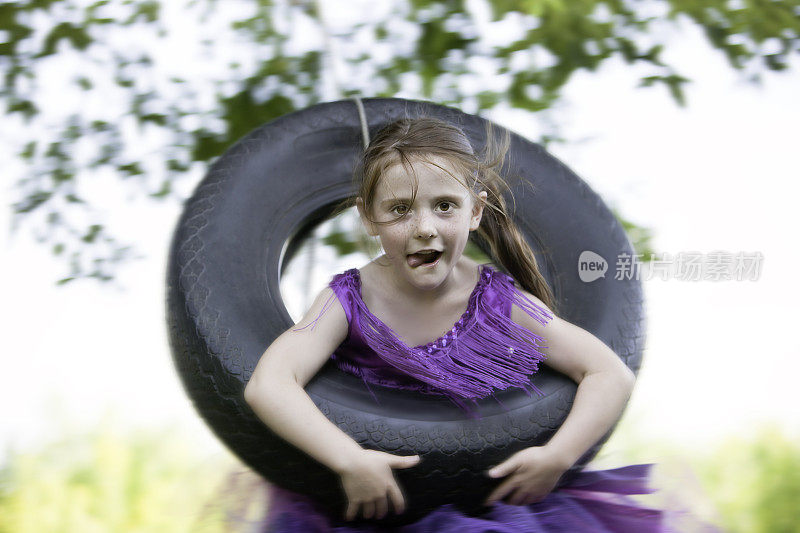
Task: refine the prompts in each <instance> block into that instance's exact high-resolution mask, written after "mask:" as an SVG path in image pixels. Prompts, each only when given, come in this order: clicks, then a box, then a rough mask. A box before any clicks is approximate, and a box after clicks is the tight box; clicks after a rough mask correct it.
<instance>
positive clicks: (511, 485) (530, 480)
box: [486, 446, 569, 505]
mask: <svg viewBox="0 0 800 533" xmlns="http://www.w3.org/2000/svg"><path fill="white" fill-rule="evenodd" d="M568 468H569V465H565V463H564V460H563V459H562V458H561V457H560V455H558V454H557V453H554V452H553V450H552V449H550V448H548V447H547V446H532V447H530V448H525V449H524V450H521V451H519V452H517V453H515V454H514V455H512V456H511V457H509V458H508V459H506V460H505V461H503V462H502V463H500V464H499V465H497V466H495V467H494V468H492V469H490V470H489V472H488V473H489V476H490V477H495V478H496V477H503V476H507V475H509V474H510V476H509V477H508V479H506V480H505V481H504V482H503V483H501V484H500V485H499V486H498V487H497V488H495V489H494V491H493V492H492V493H491V494H490V495H489V497H488V498H487V499H486V505H492V504H493V503H494V502H495V501H497V500H502V499H503V498H505V497H506V496H507V495H508V494H511V496H510V498H509V499H508V503H510V504H511V505H528V504H531V503H535V502H538V501H541V500H543V499H544V498H545V496H547V495H548V494H549V493H550V491H551V490H553V487H555V486H556V483H557V482H558V479H559V478H560V477H561V475H562V474H563V473H564V472H565V471H566V470H567V469H568Z"/></svg>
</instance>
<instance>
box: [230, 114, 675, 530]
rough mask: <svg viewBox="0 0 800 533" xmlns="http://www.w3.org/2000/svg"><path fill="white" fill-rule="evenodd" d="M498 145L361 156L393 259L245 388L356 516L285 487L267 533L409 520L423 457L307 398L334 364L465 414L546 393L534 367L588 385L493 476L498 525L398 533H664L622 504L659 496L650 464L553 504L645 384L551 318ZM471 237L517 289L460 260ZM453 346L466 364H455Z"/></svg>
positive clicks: (320, 300)
mask: <svg viewBox="0 0 800 533" xmlns="http://www.w3.org/2000/svg"><path fill="white" fill-rule="evenodd" d="M489 133H490V134H489V135H488V139H489V141H488V145H487V150H486V153H485V155H484V157H482V158H479V157H477V156H476V154H475V153H474V152H473V149H472V147H471V145H470V143H469V140H468V139H467V137H466V136H465V135H464V133H463V132H462V131H461V130H460V129H459V128H458V127H456V126H455V125H452V124H449V123H446V122H443V121H440V120H437V119H431V118H417V119H402V120H399V121H396V122H394V123H392V124H390V125H388V126H387V127H385V128H384V129H383V130H382V131H381V132H380V133H378V134H377V135H376V136H375V138H374V139H372V141H371V143H370V144H369V146H368V148H367V149H366V151H365V153H364V156H363V160H362V161H361V162H360V164H359V167H358V170H357V172H356V178H357V180H358V190H357V194H356V195H355V204H356V206H357V208H358V212H359V215H360V217H361V221H362V223H363V224H364V227H365V229H366V231H367V232H368V233H369V235H371V236H375V237H378V238H379V239H380V243H381V245H382V248H383V250H384V252H385V253H384V255H382V256H380V257H378V258H377V259H375V260H373V261H371V262H370V263H368V264H367V265H365V266H364V267H362V268H360V269H351V270H348V271H346V272H344V273H342V274H338V275H336V276H334V278H333V279H332V281H331V282H330V284H329V286H328V287H326V288H325V289H324V290H322V291H321V292H320V293H319V295H318V296H317V297H316V299H315V301H314V303H313V304H312V306H311V308H310V309H309V311H308V313H307V314H306V316H305V317H304V318H303V319H302V320H301V321H300V322H299V323H298V324H297V325H296V326H295V327H292V328H290V329H289V330H288V331H286V332H285V333H283V334H282V335H280V336H279V337H278V338H277V339H276V340H275V342H273V344H272V345H271V346H270V347H269V348H268V349H267V350H266V352H265V353H264V355H263V356H262V358H261V360H260V361H259V362H258V365H257V367H256V369H255V371H254V373H253V375H252V378H251V379H250V381H249V383H248V384H247V387H246V389H245V399H246V401H247V402H248V404H249V405H250V406H251V407H252V409H253V410H254V412H255V413H256V414H257V415H258V417H259V418H260V419H261V420H263V421H264V423H266V424H267V425H269V426H270V428H272V429H273V430H274V431H275V432H276V433H277V434H279V435H280V436H281V437H283V438H285V439H286V440H287V441H288V442H290V443H292V444H293V445H295V446H297V447H298V448H300V449H302V450H303V451H305V452H306V453H308V454H309V455H311V456H312V457H314V458H315V459H317V460H319V461H320V462H321V463H323V464H325V465H327V466H328V467H330V468H331V469H332V470H333V471H335V472H336V473H338V474H339V475H340V476H341V483H342V487H343V488H344V491H345V494H346V496H347V501H348V505H347V508H346V509H343V510H342V511H343V517H341V516H339V517H333V516H326V515H324V513H322V512H321V511H319V509H318V508H317V507H315V505H314V503H313V502H312V501H311V500H310V499H308V498H305V497H304V496H301V495H299V494H293V493H290V492H289V491H286V490H283V489H279V488H277V487H274V488H273V490H272V502H271V508H270V516H269V517H268V519H267V530H269V531H333V529H332V524H333V525H337V524H338V525H340V527H337V528H336V529H335V530H336V531H366V530H373V529H372V528H367V529H365V528H363V527H362V528H361V529H356V528H355V526H352V527H351V526H347V525H346V524H345V523H343V522H342V518H344V520H345V521H352V520H353V519H355V518H357V517H363V518H382V517H384V516H386V514H387V513H388V512H395V513H402V512H403V509H404V503H405V500H404V496H403V491H402V488H401V487H400V486H399V485H398V483H397V481H396V479H395V478H394V475H393V473H392V469H396V468H410V467H413V466H414V465H416V464H418V462H419V460H420V458H419V456H412V457H402V456H396V455H392V454H389V453H383V452H380V451H376V450H367V449H362V448H361V447H360V446H359V445H358V444H357V443H356V442H355V441H354V440H353V439H352V438H350V437H349V436H348V435H347V434H345V433H344V432H343V431H341V430H340V429H339V428H338V427H336V426H335V425H334V424H333V423H331V422H330V421H329V420H328V419H327V418H325V416H324V415H323V414H322V413H321V412H320V411H319V410H318V409H317V408H316V406H315V405H314V403H313V402H312V401H311V399H310V398H309V397H308V395H307V394H306V393H305V391H304V390H303V387H304V386H305V385H306V383H308V381H309V380H310V379H311V378H312V377H313V376H314V374H315V373H316V372H317V371H318V370H319V369H320V368H321V367H322V365H323V364H324V363H325V362H326V361H327V360H328V359H329V358H331V357H333V359H334V360H335V361H336V363H337V364H338V366H339V367H340V368H341V369H342V370H343V371H345V372H350V373H352V374H355V375H358V376H359V377H361V378H363V379H364V380H365V381H367V382H371V383H375V384H380V385H383V386H389V387H398V388H404V389H411V390H415V391H418V392H419V393H421V394H440V395H441V394H444V395H446V396H448V397H450V398H451V399H452V400H453V401H455V402H456V403H458V404H459V405H462V406H464V405H466V402H469V401H470V400H474V399H476V398H482V397H486V396H488V395H490V394H492V392H493V391H494V390H496V389H505V388H507V387H531V388H533V389H534V390H536V389H535V387H532V385H531V384H530V378H531V375H532V374H534V373H535V372H536V370H537V365H538V363H539V362H544V363H545V364H547V365H548V366H550V367H552V368H554V369H555V370H557V371H559V372H562V373H564V374H566V375H567V376H569V377H570V378H572V379H573V380H574V381H575V382H576V383H577V384H578V389H577V394H576V396H575V400H574V404H573V407H572V410H571V411H570V413H569V416H568V417H567V418H566V420H565V421H564V423H563V424H562V426H561V427H560V428H559V430H558V431H557V432H556V433H555V434H554V435H553V437H552V438H551V439H550V441H549V442H548V443H547V444H546V445H544V446H538V447H531V448H527V449H524V450H522V451H520V452H518V453H515V454H513V455H511V456H510V457H508V458H507V459H506V460H505V461H503V462H501V463H500V464H497V465H496V466H494V467H493V468H492V469H491V470H490V471H489V472H488V473H487V475H490V476H492V477H495V478H502V479H503V481H502V482H501V483H500V484H499V485H498V486H497V488H496V489H495V490H494V491H493V492H492V493H491V494H490V495H489V496H488V498H487V505H490V506H491V507H490V510H489V511H488V512H487V513H485V514H484V515H482V516H467V515H465V514H463V513H461V512H459V511H458V510H457V509H455V508H454V507H453V506H450V505H448V506H444V507H442V508H440V509H438V510H437V511H435V512H433V513H431V514H429V515H427V516H425V517H424V518H422V519H420V520H419V521H417V522H415V523H414V524H411V525H408V526H404V527H403V528H402V529H400V530H401V531H420V532H421V531H445V530H447V531H450V530H452V531H455V530H459V531H462V532H463V531H470V532H472V531H632V530H636V531H660V530H661V521H662V513H661V512H660V511H657V510H653V509H647V508H643V507H641V506H639V505H637V504H636V503H634V502H633V501H632V500H631V499H629V498H626V497H624V496H620V495H622V494H636V493H645V492H650V491H649V490H648V489H647V488H646V486H645V485H646V480H647V475H648V467H649V466H650V465H634V466H631V467H625V468H620V469H616V470H613V471H600V472H583V473H581V474H579V476H578V478H577V481H575V482H574V483H573V484H572V485H570V486H569V487H564V488H560V489H558V490H555V491H553V488H554V487H555V485H556V483H557V481H558V480H559V478H560V477H561V475H562V474H563V473H564V472H565V471H566V470H567V469H568V468H569V467H570V466H571V465H572V464H574V462H575V461H577V460H578V459H579V458H580V457H581V455H582V454H583V453H584V452H586V451H587V450H588V449H589V448H590V447H591V446H592V445H593V444H594V443H596V442H597V441H598V440H599V439H600V438H601V437H602V436H603V435H604V434H605V433H606V432H607V431H608V430H609V428H610V427H611V426H612V424H614V422H615V421H616V420H617V419H618V418H619V416H620V413H621V412H622V409H623V408H624V406H625V403H626V402H627V400H628V398H629V396H630V393H631V390H632V388H633V384H634V375H633V373H632V372H631V371H630V370H629V369H628V368H627V367H626V366H625V365H624V364H623V363H622V361H621V360H620V359H619V357H617V356H616V354H614V352H613V351H612V350H611V349H609V348H608V347H607V346H606V345H605V344H604V343H603V342H602V341H600V340H598V339H597V338H596V337H594V336H593V335H591V334H590V333H588V332H587V331H585V330H583V329H581V328H579V327H577V326H575V325H573V324H570V323H568V322H566V321H564V320H562V319H561V318H559V317H558V316H556V314H555V313H554V310H555V309H556V308H555V302H554V301H553V296H552V294H551V292H550V289H549V288H548V286H547V284H546V282H545V280H544V278H543V276H542V274H541V273H540V272H539V269H538V268H537V265H536V260H535V258H534V254H533V252H532V251H531V249H530V247H529V246H528V244H527V243H526V241H525V239H524V237H523V236H522V234H521V233H520V232H519V230H518V229H517V228H516V227H515V225H514V223H513V222H512V221H511V219H510V217H509V215H508V214H507V212H506V205H505V202H504V200H503V197H502V194H501V191H502V187H504V186H507V185H506V184H505V182H504V181H503V179H502V177H501V176H500V175H499V174H498V173H497V171H496V169H499V168H500V167H501V165H502V161H503V158H504V155H505V152H506V151H507V149H508V138H507V137H506V138H505V139H504V141H505V142H504V143H503V144H502V145H501V146H497V144H496V142H495V141H494V136H493V135H492V134H491V132H489ZM473 231H477V232H479V234H480V235H481V236H482V237H483V238H484V239H485V240H486V241H487V242H488V243H489V245H490V247H491V252H492V255H493V256H494V257H495V258H496V259H497V260H498V261H499V263H500V264H501V265H502V267H503V268H504V269H505V270H506V271H507V272H509V273H510V274H511V275H510V276H509V275H507V274H505V273H503V272H501V271H499V270H497V269H496V268H494V267H492V266H491V265H488V264H484V265H481V264H478V263H476V262H475V261H473V260H472V259H469V258H468V257H466V256H465V255H464V254H463V252H464V248H465V246H466V244H467V240H468V238H469V236H470V232H473ZM515 281H516V282H517V283H518V284H519V287H518V286H517V285H516V284H515ZM465 310H466V311H465ZM312 325H313V327H310V328H309V327H308V326H312ZM521 337H527V338H528V339H529V341H528V342H521V341H520V338H521ZM448 343H449V344H450V345H451V346H455V345H457V346H459V347H461V349H460V350H452V351H449V348H448V347H447V345H448ZM545 344H546V346H545ZM509 347H511V349H509ZM545 348H546V351H545ZM545 352H546V353H545ZM459 358H460V359H459ZM459 362H461V363H464V362H469V363H470V364H467V365H465V364H459ZM551 491H552V492H551ZM609 493H616V497H615V498H612V497H610V496H609ZM506 528H507V529H506Z"/></svg>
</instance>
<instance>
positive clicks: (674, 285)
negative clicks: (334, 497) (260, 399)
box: [0, 0, 800, 532]
mask: <svg viewBox="0 0 800 533" xmlns="http://www.w3.org/2000/svg"><path fill="white" fill-rule="evenodd" d="M799 31H800V2H797V1H796V0H791V1H744V0H730V1H713V2H708V1H700V0H697V1H695V0H682V1H677V0H672V1H648V0H641V1H633V0H628V1H624V0H623V1H617V0H608V1H602V0H582V1H579V2H570V1H568V0H541V1H536V0H534V1H522V0H520V1H515V0H461V1H457V0H452V1H425V0H411V1H404V0H386V1H377V2H376V1H372V2H365V1H361V0H347V1H345V0H327V1H322V0H320V1H312V0H275V1H267V0H241V1H239V0H226V1H225V2H218V1H216V0H194V1H191V2H184V1H179V0H175V1H171V2H166V1H163V2H160V1H157V0H155V1H150V0H117V1H110V0H105V1H104V0H99V1H89V0H86V1H79V0H28V1H21V2H4V1H0V69H1V71H2V74H3V77H2V80H3V81H2V84H0V100H1V102H0V103H1V104H2V106H3V110H4V115H3V118H2V122H1V124H2V128H1V129H0V134H1V135H2V142H0V157H2V159H1V160H2V167H1V168H2V177H3V188H2V193H0V194H2V204H3V206H4V209H3V210H2V211H0V212H1V213H2V215H0V224H2V228H0V229H2V239H3V243H2V254H3V257H2V261H0V266H1V268H2V276H0V295H2V302H3V304H4V305H2V307H1V308H0V313H2V324H3V326H4V328H3V330H4V331H5V332H6V333H5V334H4V335H3V337H4V338H5V339H6V341H5V342H6V345H5V348H4V349H3V350H2V353H3V361H2V367H0V532H6V531H8V532H34V531H35V532H38V531H65V532H66V531H81V532H86V531H89V532H92V531H170V532H173V531H239V530H246V528H248V527H251V526H252V525H253V524H256V525H257V523H258V520H259V518H260V517H261V516H263V513H264V511H265V509H266V506H267V499H266V494H265V493H264V487H263V485H262V484H260V483H259V482H258V478H257V476H255V475H254V474H253V473H252V472H249V471H248V470H247V469H246V468H245V467H244V466H243V465H242V464H241V463H240V462H239V461H238V460H237V459H236V458H235V457H233V456H232V455H231V454H230V453H229V452H228V451H227V450H226V449H225V447H224V446H223V445H222V444H221V443H220V442H219V441H218V440H217V439H216V438H215V437H214V436H213V435H212V434H211V432H210V431H209V430H208V429H207V428H206V427H205V426H204V424H203V423H202V422H201V421H200V418H199V416H198V414H197V413H196V412H195V411H194V409H193V407H192V406H191V404H190V402H189V400H188V398H187V397H186V396H185V394H184V393H183V390H182V386H181V384H180V382H179V379H178V377H177V375H176V373H175V370H174V368H173V365H172V360H171V356H170V353H169V348H168V345H167V339H166V333H167V331H166V324H165V314H164V308H165V302H164V298H165V286H164V281H165V276H166V257H167V253H168V247H169V241H170V238H171V234H172V230H173V229H174V227H175V225H176V223H177V219H178V216H179V215H180V212H181V208H182V204H183V201H184V200H185V199H186V198H188V197H189V196H190V195H191V193H192V191H193V190H194V187H195V186H196V185H197V184H198V183H199V181H200V180H201V179H202V177H203V175H204V173H205V172H206V171H207V169H208V168H209V166H210V164H211V163H212V162H213V161H214V159H215V158H216V157H218V156H219V155H220V154H221V153H222V152H224V151H225V149H227V148H228V147H229V146H230V145H231V144H232V143H234V142H235V141H236V140H237V139H239V138H241V137H242V136H243V135H245V134H246V133H248V132H249V131H251V130H252V129H254V128H256V127H258V126H260V125H262V124H263V123H265V122H268V121H270V120H272V119H274V118H277V117H279V116H281V115H284V114H286V113H289V112H291V111H294V110H297V109H302V108H305V107H307V106H309V105H313V104H316V103H320V102H326V101H332V100H338V99H341V98H347V97H353V96H360V97H365V98H366V97H374V96H386V97H400V98H409V99H424V100H431V101H434V102H436V103H440V104H444V105H450V106H454V107H458V108H460V109H462V110H463V111H465V112H468V113H477V114H480V115H481V116H484V117H486V118H489V119H491V120H493V121H495V122H497V123H498V124H501V125H503V126H505V127H507V128H509V129H511V130H513V131H516V132H517V133H519V134H521V135H523V136H525V137H527V138H528V139H530V140H532V141H535V142H539V143H541V144H543V145H545V146H546V147H547V149H548V150H549V151H550V152H551V153H553V154H554V155H555V156H556V157H558V158H559V159H560V160H561V161H563V162H564V163H565V164H566V165H567V166H569V167H570V168H572V169H573V170H574V171H575V172H577V173H578V175H580V176H581V177H582V178H583V179H584V180H585V181H587V182H588V183H589V185H590V186H591V187H592V188H593V189H594V190H595V191H597V192H598V193H599V194H600V195H601V196H602V197H603V198H604V199H605V201H606V202H607V203H608V205H609V206H610V207H612V209H614V211H615V213H616V214H617V216H618V217H619V219H620V220H621V221H622V222H623V224H624V225H625V227H626V228H627V230H628V233H629V236H630V238H631V241H632V242H633V243H634V245H635V247H636V249H637V252H638V253H640V254H642V258H641V259H642V261H643V262H644V264H643V268H642V271H641V275H642V279H643V283H644V287H645V295H646V305H647V316H648V330H647V345H646V350H645V355H644V360H643V365H642V369H641V371H640V373H639V379H638V382H637V386H636V390H635V392H634V395H633V397H632V399H631V402H630V404H629V406H628V408H627V410H626V412H625V414H624V416H623V419H622V421H621V422H620V424H619V426H618V428H617V430H616V432H615V433H614V435H613V436H612V438H611V440H610V441H609V442H608V444H607V445H606V446H605V447H604V449H603V450H602V451H601V453H600V454H599V455H598V457H597V459H596V460H595V461H594V465H595V466H596V467H598V468H602V467H609V468H611V467H615V466H622V465H624V464H629V463H630V462H632V461H636V462H653V463H657V464H658V466H657V468H656V474H657V481H658V484H657V486H658V487H659V488H660V489H661V490H660V491H659V493H657V494H654V495H652V497H650V496H648V497H647V498H649V500H648V501H652V502H653V503H654V504H655V505H670V506H672V507H674V508H682V509H686V510H687V511H688V512H690V513H691V514H692V515H693V516H697V517H700V518H702V519H704V520H706V521H709V522H712V523H715V524H717V525H718V526H720V527H723V528H724V529H725V530H727V531H748V532H750V531H769V532H780V531H800V511H799V510H798V506H797V502H798V501H800V444H798V442H799V441H798V436H800V410H798V409H797V407H796V406H797V404H798V395H797V393H796V383H795V379H796V376H797V375H798V371H800V362H798V361H800V341H799V340H798V339H797V338H796V337H794V336H793V334H792V331H793V329H794V328H795V327H796V326H795V324H794V321H795V320H796V319H797V318H798V313H797V311H796V305H795V302H796V301H797V300H798V297H800V290H798V284H797V279H796V276H794V275H793V271H794V267H795V266H796V265H798V264H800V253H798V250H797V249H796V248H795V247H794V246H795V245H792V244H791V242H792V237H791V235H792V234H794V232H795V231H796V230H791V228H792V227H795V228H796V227H798V226H797V225H796V224H797V214H796V213H797V208H796V205H795V204H796V198H797V193H798V192H800V187H798V179H799V178H800V173H799V172H798V170H800V164H798V158H797V154H796V152H797V146H798V141H799V140H800V138H798V131H797V125H798V124H800V106H799V105H798V99H797V92H798V87H800V68H798V67H800V62H799V61H798V51H800V40H798V32H799ZM792 220H795V222H794V223H793V222H792ZM373 253H374V251H373ZM740 253H741V254H746V255H747V256H748V257H757V258H759V259H758V260H757V261H755V263H753V265H751V266H752V268H751V269H750V270H749V271H748V272H747V274H746V275H739V276H736V275H734V276H730V279H726V276H724V275H722V276H721V275H720V274H719V272H720V268H721V267H725V266H726V265H728V266H730V263H725V262H724V259H725V258H731V257H736V256H737V254H740ZM685 254H694V255H695V256H699V257H700V258H701V262H702V263H703V265H705V266H704V267H703V269H702V270H701V271H700V272H699V276H697V277H695V278H692V277H688V278H687V277H686V276H683V277H682V276H681V275H679V272H678V270H677V261H678V260H677V258H678V257H685V256H686V255H685ZM369 257H370V256H369V250H368V249H367V248H366V247H365V240H364V239H363V236H359V233H358V225H357V222H356V221H355V219H354V218H353V216H352V214H345V215H342V216H341V217H340V218H339V219H336V220H332V221H329V222H326V223H324V224H322V225H321V226H319V227H318V228H317V230H316V232H315V233H314V236H313V237H312V238H311V239H310V240H308V241H307V242H306V243H305V245H304V247H303V250H302V253H300V254H298V256H297V257H296V258H295V259H294V261H293V264H292V266H291V268H290V269H289V271H288V274H287V276H286V277H284V278H283V279H282V280H281V290H282V292H283V296H284V300H285V302H286V305H287V309H288V310H289V312H290V314H291V315H292V316H293V317H294V318H295V319H299V317H300V316H302V314H303V310H304V309H305V308H306V306H307V305H308V304H309V303H310V301H309V295H310V294H313V293H314V292H316V291H318V290H319V289H320V288H321V287H322V286H324V285H325V284H326V283H327V281H328V280H329V279H330V277H331V276H332V275H333V274H335V273H337V272H340V271H342V270H344V269H346V268H350V267H354V266H362V265H363V264H364V263H366V262H367V261H368V260H369ZM720 258H722V260H720ZM607 259H608V258H607ZM720 261H722V263H720ZM610 268H611V269H612V270H613V268H614V265H611V267H610ZM723 270H724V269H723ZM715 272H716V274H715ZM244 493H246V494H248V496H249V497H248V498H240V497H234V496H233V495H237V494H239V495H241V494H244ZM683 527H684V530H687V531H688V530H691V528H692V526H691V524H690V523H689V522H687V523H686V524H685V525H684V526H683Z"/></svg>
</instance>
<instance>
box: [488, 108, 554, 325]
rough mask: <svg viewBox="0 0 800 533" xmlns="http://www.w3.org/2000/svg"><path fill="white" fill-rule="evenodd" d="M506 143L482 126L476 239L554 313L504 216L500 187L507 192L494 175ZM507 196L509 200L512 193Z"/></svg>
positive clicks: (520, 238)
mask: <svg viewBox="0 0 800 533" xmlns="http://www.w3.org/2000/svg"><path fill="white" fill-rule="evenodd" d="M509 144H510V137H509V134H508V132H507V131H506V132H505V135H504V136H503V139H502V141H501V142H500V143H498V142H497V140H496V139H495V135H494V128H493V127H492V124H491V122H487V123H486V147H485V149H484V153H483V158H482V159H483V161H481V163H482V165H481V167H482V168H481V172H479V175H480V176H481V178H480V179H479V180H478V181H479V183H480V185H482V186H483V188H485V190H486V192H487V198H486V202H487V205H486V206H485V208H484V210H483V217H482V219H481V224H480V226H479V227H478V229H477V230H476V231H477V234H478V238H479V239H481V240H483V241H484V242H485V243H486V244H488V246H489V250H490V252H491V256H492V257H493V258H494V259H495V260H496V261H498V262H499V263H500V264H501V265H502V266H503V268H505V269H506V271H507V272H508V274H510V275H511V277H513V278H514V279H515V280H516V281H517V282H518V283H519V285H520V286H521V287H522V288H523V289H525V290H526V291H528V292H530V293H531V294H533V295H534V296H536V297H537V298H539V299H540V300H541V301H542V302H544V304H545V305H547V307H549V308H550V309H551V310H552V311H554V312H557V309H556V302H555V298H554V296H553V293H552V291H551V290H550V287H549V286H548V284H547V281H546V280H545V279H544V276H543V275H542V273H541V272H540V270H539V266H538V264H537V262H536V256H535V254H534V252H533V250H532V249H531V247H530V245H529V244H528V242H527V241H526V240H525V236H524V235H523V234H522V232H521V231H520V229H519V227H518V226H517V225H516V224H515V223H514V221H513V220H512V219H511V217H510V215H509V214H508V207H507V205H506V201H505V198H504V197H503V194H502V189H503V188H505V189H508V190H509V193H510V189H509V187H508V183H507V182H506V180H505V179H504V178H503V176H502V175H501V174H500V173H498V170H500V167H502V165H503V162H504V161H505V157H506V154H507V152H508V148H509ZM495 169H497V170H495ZM528 185H530V184H529V183H528ZM510 194H512V198H513V193H510Z"/></svg>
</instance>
